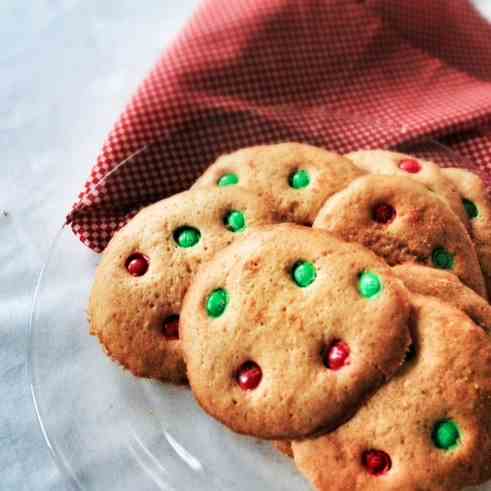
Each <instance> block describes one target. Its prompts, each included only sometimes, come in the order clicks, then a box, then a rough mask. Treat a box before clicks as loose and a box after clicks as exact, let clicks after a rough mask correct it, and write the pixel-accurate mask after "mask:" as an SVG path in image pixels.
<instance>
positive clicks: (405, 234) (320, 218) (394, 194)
mask: <svg viewBox="0 0 491 491" xmlns="http://www.w3.org/2000/svg"><path fill="white" fill-rule="evenodd" d="M314 227H315V228H320V229H323V230H327V231H329V232H332V233H334V234H335V235H338V236H339V237H340V238H342V239H344V240H347V241H350V242H360V243H361V244H363V245H365V246H366V247H368V248H369V249H371V250H373V251H374V252H375V253H376V254H378V255H379V256H381V257H383V258H384V259H385V260H386V261H387V263H389V264H390V265H391V266H393V265H396V264H402V263H406V262H411V263H420V264H426V265H429V266H432V267H434V268H437V269H444V270H447V271H449V272H452V273H454V274H456V275H457V276H458V277H459V278H460V279H461V281H462V282H463V283H464V284H466V285H467V286H469V287H470V288H472V289H473V290H474V291H476V292H477V293H478V294H479V295H481V296H483V297H485V296H486V288H485V284H484V279H483V275H482V272H481V270H480V267H479V262H478V259H477V255H476V251H475V248H474V244H473V243H472V241H471V238H470V236H469V234H468V233H467V230H466V229H465V227H464V225H463V224H462V223H461V221H460V220H459V218H458V217H457V216H456V215H455V213H453V212H452V211H451V210H450V208H449V207H448V206H447V205H446V204H445V203H444V202H443V201H442V200H441V199H440V198H438V197H437V196H435V194H434V193H432V192H430V191H428V190H427V189H426V188H425V187H424V186H423V185H422V184H420V183H418V182H416V181H413V180H411V179H405V178H403V177H399V176H379V175H367V176H363V177H359V178H358V179H356V180H355V181H353V182H352V183H351V184H350V185H349V186H348V187H347V188H345V189H343V190H342V191H340V192H338V193H337V194H335V195H334V196H332V197H331V198H330V199H329V200H327V201H326V203H325V204H324V206H323V207H322V209H321V210H320V211H319V214H318V215H317V218H316V219H315V222H314Z"/></svg>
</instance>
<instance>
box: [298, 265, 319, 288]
mask: <svg viewBox="0 0 491 491" xmlns="http://www.w3.org/2000/svg"><path fill="white" fill-rule="evenodd" d="M292 276H293V281H294V282H295V283H296V284H297V285H298V286H299V287H301V288H305V287H306V286H309V285H310V284H312V283H313V282H314V280H315V279H316V278H317V270H316V269H315V266H314V265H313V264H312V263H311V262H309V261H298V262H297V263H295V265H294V266H293V271H292Z"/></svg>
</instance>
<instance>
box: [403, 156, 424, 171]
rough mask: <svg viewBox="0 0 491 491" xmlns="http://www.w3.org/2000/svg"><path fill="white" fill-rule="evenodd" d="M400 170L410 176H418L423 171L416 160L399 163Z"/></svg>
mask: <svg viewBox="0 0 491 491" xmlns="http://www.w3.org/2000/svg"><path fill="white" fill-rule="evenodd" d="M399 168H400V169H402V170H403V171H406V172H409V173H410V174H416V173H418V172H419V171H420V170H421V164H420V163H419V162H418V161H417V160H414V159H405V160H401V161H400V162H399Z"/></svg>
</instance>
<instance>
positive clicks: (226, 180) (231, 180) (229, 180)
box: [217, 173, 239, 188]
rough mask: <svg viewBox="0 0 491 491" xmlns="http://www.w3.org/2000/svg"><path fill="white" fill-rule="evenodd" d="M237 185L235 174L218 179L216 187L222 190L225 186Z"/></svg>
mask: <svg viewBox="0 0 491 491" xmlns="http://www.w3.org/2000/svg"><path fill="white" fill-rule="evenodd" d="M238 183H239V176H238V175H237V174H233V173H230V174H224V175H223V176H222V177H220V179H218V183H217V184H218V186H219V187H221V188H223V187H225V186H235V184H238Z"/></svg>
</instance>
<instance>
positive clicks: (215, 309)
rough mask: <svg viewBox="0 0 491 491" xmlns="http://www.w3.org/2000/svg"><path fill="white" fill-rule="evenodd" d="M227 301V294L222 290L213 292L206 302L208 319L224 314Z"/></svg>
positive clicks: (228, 298)
mask: <svg viewBox="0 0 491 491" xmlns="http://www.w3.org/2000/svg"><path fill="white" fill-rule="evenodd" d="M229 300H230V297H229V294H228V293H227V291H226V290H224V289H223V288H217V289H216V290H213V291H212V292H211V295H210V296H209V297H208V301H207V302H206V312H207V313H208V315H209V316H210V317H214V318H217V317H220V316H221V315H222V314H223V313H224V312H225V309H226V308H227V305H228V302H229Z"/></svg>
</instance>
